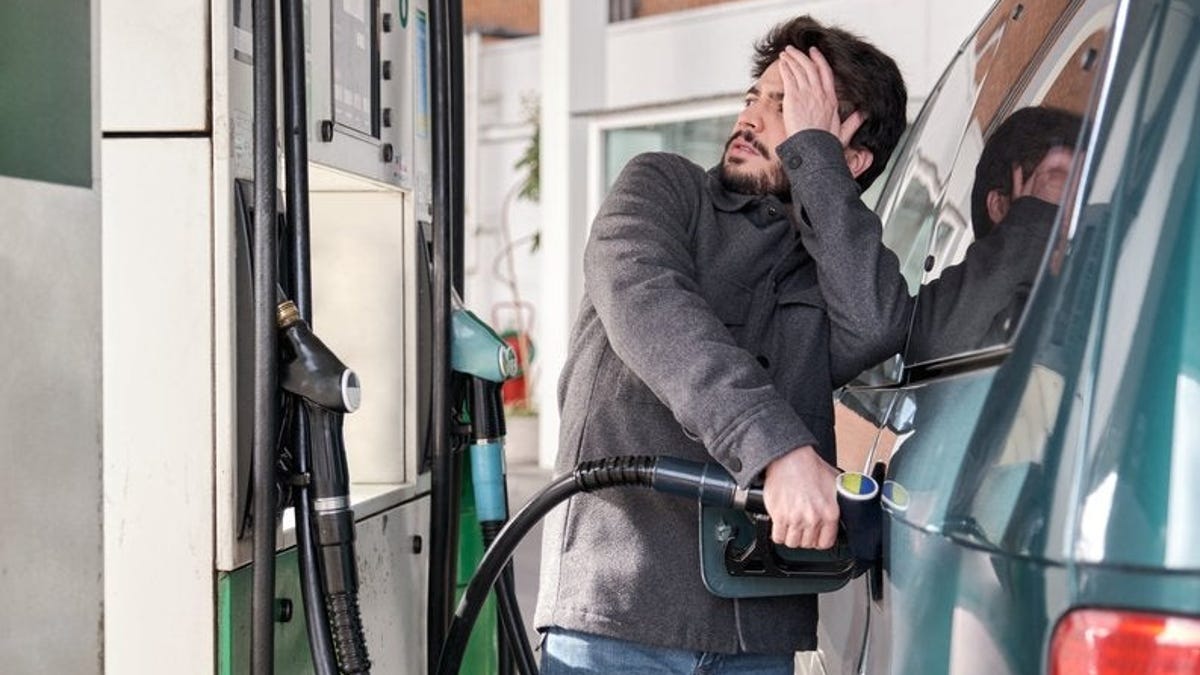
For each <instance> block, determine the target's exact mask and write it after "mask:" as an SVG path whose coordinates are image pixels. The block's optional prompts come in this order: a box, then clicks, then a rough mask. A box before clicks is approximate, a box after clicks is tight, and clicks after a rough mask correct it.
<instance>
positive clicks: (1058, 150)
mask: <svg viewBox="0 0 1200 675" xmlns="http://www.w3.org/2000/svg"><path fill="white" fill-rule="evenodd" d="M1080 124H1081V120H1080V118H1079V116H1078V115H1076V114H1074V113H1071V112H1068V111H1065V110H1059V109H1056V108H1050V107H1043V106H1034V107H1029V108H1022V109H1020V110H1017V111H1016V112H1014V113H1013V114H1012V115H1010V116H1009V117H1008V119H1006V120H1004V122H1003V123H1002V124H1001V125H1000V126H999V127H997V128H996V131H995V132H994V133H993V134H992V135H991V137H990V138H988V140H987V143H986V144H985V145H984V147H983V152H982V153H981V154H980V156H979V164H977V165H976V167H975V184H974V185H973V186H972V189H971V225H972V228H973V229H974V231H975V241H974V242H972V244H971V245H970V246H969V247H968V248H967V253H966V255H965V256H964V257H963V260H962V262H960V263H958V264H956V265H954V266H952V267H948V268H946V269H945V270H944V271H943V272H942V273H941V275H940V276H939V277H938V278H937V279H936V280H934V281H932V282H930V283H928V284H925V285H924V286H922V287H921V290H920V294H919V298H918V300H917V303H916V318H915V319H914V321H913V330H912V336H911V337H910V338H909V340H910V342H909V349H908V354H907V360H908V362H909V363H910V364H915V363H921V362H922V361H928V360H931V359H935V358H939V357H943V356H949V355H953V354H962V353H964V352H969V351H972V350H975V349H982V348H985V347H992V346H996V345H1000V344H1003V343H1004V342H1005V341H1006V340H1007V339H1008V337H1009V335H1010V334H1011V333H1012V330H1013V329H1014V328H1016V325H1015V324H1016V321H1017V319H1019V318H1020V316H1021V312H1022V310H1023V309H1024V307H1025V301H1026V299H1028V297H1029V292H1030V290H1031V287H1032V286H1033V280H1034V279H1035V278H1036V277H1037V272H1038V269H1039V268H1040V267H1041V263H1042V258H1043V254H1044V253H1045V251H1046V242H1047V241H1048V239H1049V237H1050V233H1051V231H1052V229H1053V224H1054V216H1055V214H1057V213H1058V207H1059V204H1060V203H1061V202H1062V198H1063V191H1064V189H1065V187H1066V182H1067V177H1068V175H1069V174H1070V171H1071V164H1072V162H1073V161H1074V157H1075V144H1076V142H1077V141H1078V136H1079V129H1080Z"/></svg>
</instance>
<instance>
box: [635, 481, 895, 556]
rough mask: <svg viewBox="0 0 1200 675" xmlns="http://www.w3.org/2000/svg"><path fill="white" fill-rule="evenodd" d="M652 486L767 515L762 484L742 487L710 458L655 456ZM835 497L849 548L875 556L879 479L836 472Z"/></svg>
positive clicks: (878, 536) (879, 518)
mask: <svg viewBox="0 0 1200 675" xmlns="http://www.w3.org/2000/svg"><path fill="white" fill-rule="evenodd" d="M651 487H653V488H654V489H655V490H657V491H659V492H666V493H670V494H675V495H679V496H682V497H688V498H691V499H697V500H699V501H700V503H701V504H703V505H704V506H715V507H719V508H732V509H738V510H741V511H746V512H747V513H753V514H758V515H763V516H765V515H767V507H766V504H765V502H764V501H763V490H762V488H761V487H741V486H739V485H738V484H737V481H735V480H734V479H733V477H732V476H731V475H729V472H728V471H726V470H725V468H724V467H722V466H721V465H720V464H717V463H715V462H695V461H691V460H686V459H678V458H675V457H659V458H658V460H657V462H656V463H655V467H654V470H653V477H652V478H651ZM837 500H838V510H839V511H840V520H841V527H840V531H839V534H838V536H839V538H844V539H845V541H846V543H847V545H848V546H849V547H850V552H851V554H853V555H854V557H855V558H856V559H858V560H861V561H864V562H869V561H873V560H876V559H878V558H879V555H880V546H881V540H882V536H881V535H882V527H883V526H882V518H883V517H882V511H881V509H880V502H879V485H878V483H877V482H876V481H875V480H874V479H873V478H871V477H870V476H867V475H865V474H861V473H857V472H843V473H841V474H839V475H838V477H837Z"/></svg>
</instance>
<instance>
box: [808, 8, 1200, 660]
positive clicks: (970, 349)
mask: <svg viewBox="0 0 1200 675" xmlns="http://www.w3.org/2000/svg"><path fill="white" fill-rule="evenodd" d="M1198 105H1200V1H1196V0H1167V1H1164V2H1142V1H1135V0H1073V1H1068V0H1045V1H1042V0H1039V1H1038V2H1016V1H1013V0H1003V1H1001V2H998V3H997V4H996V5H995V6H994V7H993V8H992V9H991V11H990V12H989V13H988V14H987V15H986V17H985V18H984V20H983V21H982V23H981V24H980V26H979V28H978V29H977V30H976V31H975V33H974V34H973V35H972V36H971V37H970V38H969V39H968V40H967V41H966V42H965V44H964V45H963V47H962V48H961V49H960V50H959V52H958V53H957V55H956V56H955V58H954V59H953V61H952V63H951V65H950V66H949V67H948V69H947V70H946V72H945V74H944V75H943V77H942V79H941V81H940V83H939V84H938V85H937V87H936V89H935V90H934V92H933V93H932V94H931V95H930V97H929V99H928V100H927V102H926V104H925V105H924V108H923V110H922V112H921V114H920V115H919V117H918V118H917V120H916V121H915V123H914V125H913V126H912V128H911V130H910V133H909V135H908V137H907V140H906V141H905V144H904V146H903V148H902V149H901V150H900V151H899V152H898V153H897V156H896V159H895V163H894V166H893V170H892V172H891V175H890V177H889V179H888V182H887V184H886V185H885V187H884V190H883V193H882V195H881V198H880V201H879V206H878V212H879V213H880V215H881V219H882V221H883V224H884V229H883V232H884V240H885V243H886V244H887V245H888V246H889V247H890V248H891V249H892V250H893V251H894V252H895V253H896V254H897V256H898V257H899V258H900V262H901V267H902V271H903V274H904V277H905V280H906V282H907V283H908V284H909V287H910V290H911V292H912V293H913V294H914V295H915V297H916V307H917V309H916V311H915V316H916V317H917V318H915V319H914V321H913V325H912V329H911V330H910V333H909V339H908V343H907V345H906V347H905V349H904V351H903V352H901V354H899V355H898V356H897V357H896V358H893V359H891V360H889V361H888V362H886V363H884V364H881V365H880V366H879V367H877V368H875V369H872V370H871V371H869V372H867V373H864V374H863V375H862V376H860V377H859V378H858V379H857V380H856V381H855V382H854V383H852V384H851V385H849V386H847V387H845V388H844V389H843V390H842V391H841V392H840V393H839V394H838V399H839V407H838V413H837V415H838V423H837V429H838V439H839V441H838V442H839V454H838V457H839V464H840V465H841V467H842V468H843V469H847V470H862V471H864V472H866V473H872V472H875V473H876V475H877V476H881V477H882V478H883V482H882V497H881V508H882V511H883V526H882V555H881V559H880V561H879V562H878V563H877V564H876V565H874V566H873V567H871V568H870V569H868V570H867V571H866V573H865V574H863V575H861V576H859V577H857V578H855V579H853V580H852V581H850V582H849V583H848V584H846V585H845V586H844V587H842V588H841V589H840V590H838V591H836V592H832V593H826V594H823V595H822V596H821V600H820V608H821V610H820V611H821V621H820V631H819V650H818V656H817V660H818V661H819V664H818V666H819V668H821V669H823V670H824V671H825V672H827V673H912V674H914V675H931V674H937V673H1022V674H1025V673H1054V674H1057V675H1067V674H1069V673H1197V672H1200V489H1198V488H1197V485H1196V483H1198V482H1200V173H1198V169H1200V116H1198V114H1197V112H1198V110H1197V107H1198ZM1030 108H1043V109H1055V110H1061V111H1066V112H1067V113H1069V114H1071V115H1073V116H1075V119H1076V120H1077V121H1078V128H1079V129H1080V131H1079V132H1078V135H1077V136H1076V137H1075V138H1073V139H1063V143H1062V145H1065V146H1067V147H1068V148H1069V149H1070V150H1071V152H1070V153H1069V155H1068V157H1069V173H1067V174H1066V176H1067V177H1066V181H1065V183H1063V184H1062V185H1061V188H1062V193H1061V197H1060V198H1059V199H1058V200H1057V201H1058V202H1059V203H1058V204H1057V206H1053V205H1052V207H1051V211H1050V213H1051V217H1050V220H1049V221H1048V225H1049V227H1047V228H1045V230H1044V237H1043V239H1041V240H1039V241H1038V242H1037V243H1036V245H1035V246H1032V247H1029V246H1027V248H1026V249H1025V251H1026V252H1024V253H1020V254H1014V252H1013V251H1012V249H1011V248H1009V249H1004V250H1007V251H1008V252H1007V253H1004V254H995V255H998V256H1000V257H999V258H991V259H989V258H986V257H983V256H982V255H981V254H978V252H979V251H981V250H983V248H982V246H981V247H980V248H975V249H974V250H975V251H976V254H974V257H973V254H972V252H971V251H972V250H973V246H974V245H975V242H976V235H975V233H974V227H973V220H977V219H978V218H977V217H973V215H972V210H973V205H972V201H973V200H972V196H971V195H972V192H973V186H974V183H975V181H976V174H977V168H978V167H979V165H980V160H981V155H982V154H983V152H984V148H985V147H986V146H987V143H986V141H987V140H988V139H990V138H991V137H992V135H993V134H994V133H995V132H996V130H997V128H999V127H1000V126H1001V124H1002V123H1003V122H1004V121H1005V120H1007V119H1009V118H1010V117H1012V116H1013V115H1014V113H1017V112H1018V111H1021V110H1024V109H1030ZM1024 178H1025V179H1028V178H1029V172H1028V170H1026V171H1025V173H1024ZM974 208H975V209H976V216H978V205H977V204H976V205H975V206H974ZM1003 227H1004V225H1003V224H1001V225H998V226H997V229H1001V228H1003ZM988 236H990V235H988ZM987 240H988V237H987V236H985V237H984V238H982V239H978V241H979V242H984V241H987ZM1000 249H1003V247H1000ZM1028 251H1033V253H1028ZM984 253H987V251H984ZM993 253H995V252H994V251H993ZM1005 256H1007V257H1005ZM1014 256H1015V259H1014ZM972 260H975V263H978V264H981V265H983V267H988V265H989V264H990V265H991V267H990V268H989V270H988V271H986V273H979V274H966V275H964V274H962V272H963V270H964V269H965V268H964V266H966V265H969V264H973V263H972V262H971V261H972ZM1012 266H1021V267H1023V268H1026V269H1028V270H1029V272H1028V274H1025V275H1023V276H1022V275H1017V276H1022V278H1019V279H1014V278H1013V275H1012V274H1006V273H1005V271H1006V270H1009V269H1010V268H1011V267H1012ZM956 274H957V275H958V276H957V277H955V276H954V275H956ZM968 277H969V278H971V279H973V280H974V281H973V282H972V283H976V284H982V285H983V286H985V287H987V286H988V284H994V285H995V286H994V287H988V288H985V291H986V292H984V293H983V295H982V296H981V295H979V294H968V293H959V294H957V297H958V300H957V304H955V303H954V302H953V301H952V302H951V304H953V305H954V306H952V307H951V306H948V307H942V308H939V307H937V306H936V305H937V303H939V302H943V300H939V299H938V295H937V294H936V293H933V292H932V291H931V289H936V288H938V281H939V280H942V282H943V283H942V287H943V288H945V287H946V286H947V285H948V284H950V283H966V282H965V281H963V279H965V278H968ZM954 279H957V281H951V280H954ZM960 290H961V289H960ZM988 293H991V294H992V295H996V294H1001V295H1003V297H1005V298H1007V300H1008V302H1007V303H1004V306H1003V308H1002V309H1001V310H999V311H996V310H995V308H994V307H991V306H984V305H986V304H987V303H984V302H980V301H977V298H979V297H984V296H987V295H988ZM942 310H945V311H942ZM979 312H983V313H984V319H985V320H984V321H983V322H982V323H981V322H979V321H978V318H979V317H978V316H976V315H977V314H978V313H979ZM974 324H980V325H983V324H986V325H988V326H989V328H990V330H989V331H987V333H986V334H980V335H970V336H963V335H955V334H956V333H963V332H964V331H967V332H969V328H970V326H972V325H974ZM952 335H953V336H954V337H955V339H944V340H942V339H940V338H946V337H948V336H952ZM931 336H932V337H931ZM964 337H969V338H970V339H964Z"/></svg>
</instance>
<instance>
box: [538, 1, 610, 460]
mask: <svg viewBox="0 0 1200 675" xmlns="http://www.w3.org/2000/svg"><path fill="white" fill-rule="evenodd" d="M607 28H608V3H607V2H598V1H597V0H591V1H589V2H563V1H562V0H542V2H541V43H542V44H541V46H542V54H541V66H542V99H541V101H542V106H541V114H542V120H541V124H542V128H541V134H542V137H541V206H542V234H541V251H540V254H539V256H538V258H539V260H540V261H541V266H542V268H541V286H542V288H541V293H542V300H541V303H540V307H539V315H540V316H542V317H545V319H544V320H543V321H544V322H545V323H543V326H542V329H541V331H540V332H541V344H540V345H539V347H538V360H539V361H540V362H541V366H540V367H539V368H540V369H539V374H538V379H537V381H538V384H537V392H536V395H537V404H538V418H539V429H538V437H539V441H538V445H539V447H538V462H539V464H541V465H542V466H543V467H551V466H553V465H554V456H555V454H556V452H557V449H558V402H557V400H556V390H557V387H558V374H559V372H560V371H561V370H562V365H563V362H565V361H566V358H567V341H568V337H569V334H570V330H571V322H572V321H574V319H575V314H576V313H577V311H578V309H579V300H580V297H581V296H582V294H583V245H584V241H585V235H586V232H587V226H588V224H587V222H585V221H586V218H587V182H586V181H587V122H586V120H584V119H583V118H582V117H579V116H578V115H579V113H581V112H583V111H589V110H590V111H594V110H599V109H602V108H603V107H604V102H605V101H604V99H605V91H606V89H607V86H606V80H605V67H604V64H605V46H606V44H607V40H606V36H607Z"/></svg>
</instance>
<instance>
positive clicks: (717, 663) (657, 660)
mask: <svg viewBox="0 0 1200 675" xmlns="http://www.w3.org/2000/svg"><path fill="white" fill-rule="evenodd" d="M794 658H795V657H794V656H793V655H792V654H718V653H716V652H694V651H688V650H686V649H667V648H664V647H651V646H648V645H643V644H639V643H637V642H628V641H626V640H617V639H614V638H609V637H603V636H601V635H592V634H590V633H578V632H575V631H570V630H563V629H561V628H551V629H550V630H549V631H547V633H546V638H545V640H544V641H543V642H542V665H541V675H576V674H586V673H595V674H596V675H613V674H614V673H620V674H624V675H635V674H636V675H642V674H643V673H647V674H651V673H661V674H662V675H792V673H793V672H795V671H794Z"/></svg>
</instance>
